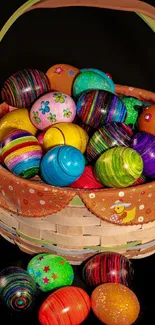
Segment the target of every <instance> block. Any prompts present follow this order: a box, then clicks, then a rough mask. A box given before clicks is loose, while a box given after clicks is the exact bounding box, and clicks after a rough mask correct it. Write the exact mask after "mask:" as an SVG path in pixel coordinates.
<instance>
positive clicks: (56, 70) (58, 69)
mask: <svg viewBox="0 0 155 325" xmlns="http://www.w3.org/2000/svg"><path fill="white" fill-rule="evenodd" d="M61 72H63V69H62V68H61V67H59V68H56V69H55V73H57V74H60V73H61Z"/></svg>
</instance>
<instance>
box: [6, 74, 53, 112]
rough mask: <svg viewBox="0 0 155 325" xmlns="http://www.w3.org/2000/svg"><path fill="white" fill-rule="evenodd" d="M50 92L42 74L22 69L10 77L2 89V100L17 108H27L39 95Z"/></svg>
mask: <svg viewBox="0 0 155 325" xmlns="http://www.w3.org/2000/svg"><path fill="white" fill-rule="evenodd" d="M48 91H50V85H49V81H48V78H47V76H46V75H45V73H44V72H42V71H40V70H36V69H23V70H20V71H18V72H16V73H14V74H13V75H12V76H10V77H9V78H8V79H7V80H6V81H5V82H4V85H3V87H2V91H1V95H2V99H3V100H4V101H5V102H6V103H7V104H9V105H11V106H14V107H18V108H29V107H30V106H31V105H32V104H33V103H34V101H35V100H36V99H37V98H38V97H40V96H41V95H43V94H45V93H47V92H48Z"/></svg>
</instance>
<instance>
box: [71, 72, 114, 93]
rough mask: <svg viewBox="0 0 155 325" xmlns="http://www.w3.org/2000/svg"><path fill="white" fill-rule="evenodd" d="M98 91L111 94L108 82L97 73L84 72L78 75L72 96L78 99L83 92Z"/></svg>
mask: <svg viewBox="0 0 155 325" xmlns="http://www.w3.org/2000/svg"><path fill="white" fill-rule="evenodd" d="M93 89H96V90H97V89H98V90H107V91H110V92H112V89H111V86H110V84H109V83H108V81H107V80H106V79H105V78H104V77H103V76H102V75H100V74H99V73H96V72H94V71H85V72H82V73H80V74H79V75H78V76H77V77H76V79H75V81H74V84H73V96H74V97H75V98H78V97H79V96H80V95H82V94H83V93H84V92H86V91H89V90H93Z"/></svg>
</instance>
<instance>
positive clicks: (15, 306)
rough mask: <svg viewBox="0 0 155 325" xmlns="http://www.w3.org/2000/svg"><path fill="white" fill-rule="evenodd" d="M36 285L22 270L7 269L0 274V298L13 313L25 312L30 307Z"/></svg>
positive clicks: (13, 267) (17, 268) (16, 268)
mask: <svg viewBox="0 0 155 325" xmlns="http://www.w3.org/2000/svg"><path fill="white" fill-rule="evenodd" d="M35 295H36V283H35V281H34V280H33V279H32V278H31V276H30V275H29V274H28V272H27V271H25V270H24V269H22V268H19V267H17V266H11V267H8V268H6V269H4V270H2V271H1V272H0V297H1V298H2V301H4V303H5V304H6V306H7V307H8V308H10V309H12V310H14V311H25V310H27V309H28V308H29V307H31V306H32V304H33V302H34V299H35Z"/></svg>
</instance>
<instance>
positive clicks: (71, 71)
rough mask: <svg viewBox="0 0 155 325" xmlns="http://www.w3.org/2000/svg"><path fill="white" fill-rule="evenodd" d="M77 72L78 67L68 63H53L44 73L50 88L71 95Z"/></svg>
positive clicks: (78, 71)
mask: <svg viewBox="0 0 155 325" xmlns="http://www.w3.org/2000/svg"><path fill="white" fill-rule="evenodd" d="M79 73H80V70H79V69H77V68H75V67H73V66H71V65H69V64H55V65H53V66H52V67H51V68H50V69H48V71H47V72H46V75H47V77H48V79H49V82H50V87H51V90H54V91H60V92H63V93H65V94H67V95H69V96H71V95H72V86H73V81H74V79H75V77H76V76H77V75H78V74H79Z"/></svg>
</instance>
